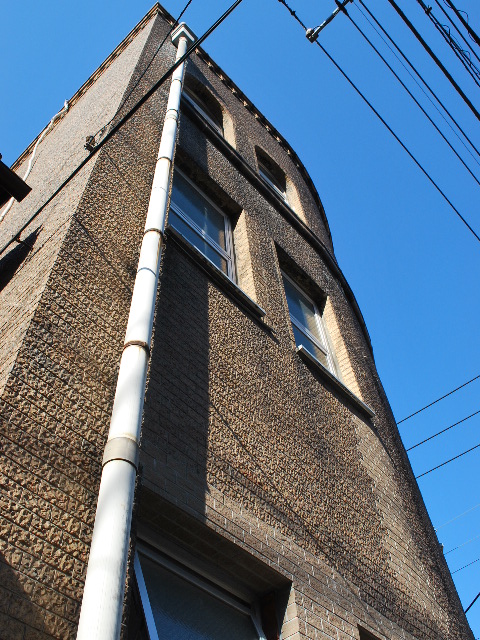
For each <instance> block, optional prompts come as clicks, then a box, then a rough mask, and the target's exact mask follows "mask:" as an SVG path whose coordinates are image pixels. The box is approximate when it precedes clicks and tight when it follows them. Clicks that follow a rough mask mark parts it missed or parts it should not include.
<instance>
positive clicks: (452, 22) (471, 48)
mask: <svg viewBox="0 0 480 640" xmlns="http://www.w3.org/2000/svg"><path fill="white" fill-rule="evenodd" d="M435 2H436V3H437V5H438V8H439V9H440V11H441V12H442V13H443V14H444V15H445V17H446V18H447V20H448V21H449V22H450V24H451V25H452V27H453V28H454V29H455V31H456V32H457V33H458V35H459V36H460V37H461V39H462V40H463V41H464V42H465V44H466V45H467V47H468V48H469V49H470V51H471V52H472V53H473V55H474V56H475V58H476V59H477V60H478V61H479V62H480V58H479V57H478V56H477V54H476V53H475V50H474V49H473V47H472V45H471V44H470V43H469V42H468V40H467V39H466V38H465V36H464V35H463V33H462V32H461V31H460V29H459V28H458V27H457V25H456V24H455V22H454V21H453V20H452V18H451V17H450V16H449V15H448V13H447V12H446V11H445V9H444V8H443V6H442V4H441V3H440V1H439V0H435Z"/></svg>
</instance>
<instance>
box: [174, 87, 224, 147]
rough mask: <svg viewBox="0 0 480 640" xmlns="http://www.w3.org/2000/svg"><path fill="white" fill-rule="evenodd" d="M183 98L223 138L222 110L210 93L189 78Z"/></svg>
mask: <svg viewBox="0 0 480 640" xmlns="http://www.w3.org/2000/svg"><path fill="white" fill-rule="evenodd" d="M183 96H184V98H185V100H186V101H187V102H188V103H189V104H191V105H192V106H193V108H194V109H195V110H196V111H198V113H200V115H201V116H203V118H205V120H206V121H207V122H208V123H209V124H210V125H212V127H213V128H214V129H216V130H217V131H218V133H219V134H220V135H222V136H223V113H222V108H221V106H220V105H219V104H218V102H217V101H216V100H215V98H214V97H213V96H212V95H211V94H210V93H209V91H208V90H207V89H206V88H205V87H204V86H203V85H201V84H200V83H196V82H193V81H192V80H189V79H188V78H187V81H186V83H185V87H184V90H183Z"/></svg>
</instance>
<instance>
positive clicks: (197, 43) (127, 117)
mask: <svg viewBox="0 0 480 640" xmlns="http://www.w3.org/2000/svg"><path fill="white" fill-rule="evenodd" d="M242 1H243V0H236V1H235V2H234V3H233V4H232V5H231V6H230V7H229V8H228V9H227V10H226V11H225V13H224V14H223V15H222V16H220V18H218V20H217V21H216V22H215V23H214V24H213V25H212V26H211V27H210V28H209V29H207V31H205V33H204V34H203V35H202V36H200V38H198V40H196V41H195V42H194V43H193V44H192V45H191V46H190V47H189V48H188V49H187V51H186V52H185V54H184V55H183V56H181V57H180V58H179V59H178V60H177V61H176V62H175V63H174V64H172V66H171V67H170V68H169V69H168V70H167V71H166V72H165V73H164V74H163V76H162V77H161V78H160V79H159V80H157V82H155V83H154V85H153V86H152V87H151V88H150V89H149V90H148V91H147V92H146V93H145V94H144V95H143V96H142V97H141V98H140V99H139V100H138V101H137V102H136V103H135V104H134V105H133V107H132V108H131V109H130V110H129V111H128V112H127V113H126V114H125V115H124V116H123V117H122V118H121V119H120V120H119V121H118V122H117V124H115V125H114V126H113V127H112V128H111V129H110V131H109V132H108V133H107V134H106V135H105V137H104V138H102V140H100V142H99V143H98V144H97V145H96V146H95V147H94V148H93V149H92V151H91V152H90V154H89V155H88V156H87V157H86V158H84V160H82V162H80V164H79V165H77V167H76V168H75V169H74V170H73V171H72V172H71V173H70V174H69V176H68V177H67V178H65V180H64V181H63V182H62V184H61V185H60V186H59V187H58V188H57V189H56V190H55V191H54V192H53V193H52V195H51V196H50V197H49V198H47V200H46V201H45V202H44V203H43V204H42V205H41V206H40V207H39V208H38V209H37V210H36V211H35V213H34V214H33V215H31V216H30V218H29V219H28V220H27V222H26V223H25V224H24V225H23V226H22V227H21V229H20V230H19V231H18V232H17V234H16V235H15V236H14V237H13V238H11V239H10V240H9V241H8V242H7V243H6V245H5V246H4V247H3V248H2V249H1V250H0V255H1V254H2V253H3V252H4V251H5V250H6V249H7V248H8V247H9V246H10V245H11V244H12V242H15V240H16V238H18V237H19V236H20V235H21V234H22V233H23V231H25V229H26V228H27V227H28V226H29V225H30V223H31V222H32V221H33V220H35V218H36V217H37V216H38V215H40V213H41V212H42V211H43V210H44V209H45V207H46V206H47V205H48V204H50V202H52V200H53V199H54V198H55V197H56V196H57V195H58V194H59V193H60V192H61V191H62V189H64V188H65V187H66V186H67V184H69V182H70V181H71V180H72V179H73V178H74V177H75V176H76V175H77V174H78V173H79V171H81V169H83V167H84V166H85V165H86V164H87V163H88V162H90V160H91V159H92V158H93V156H94V155H95V154H97V153H98V152H99V151H100V149H101V148H102V147H103V146H104V145H105V144H106V143H107V142H108V140H110V139H111V138H112V137H113V136H114V135H115V134H116V133H117V131H118V130H119V129H120V128H121V127H123V125H124V124H125V123H126V122H127V121H128V120H130V118H131V117H132V116H133V115H134V114H135V113H136V112H137V111H138V109H139V108H140V107H141V106H142V105H143V104H144V103H145V102H146V101H147V100H148V99H149V98H150V97H151V96H152V95H153V94H154V93H155V91H157V89H158V88H159V87H161V86H162V84H163V83H164V82H165V81H166V80H168V78H169V77H170V76H171V75H172V74H173V72H174V71H175V69H177V68H178V67H179V66H180V65H181V64H183V62H185V60H186V59H187V58H188V57H189V56H190V55H191V54H192V52H193V51H195V49H196V48H198V47H199V46H200V45H201V44H202V42H204V40H206V39H207V38H208V36H209V35H210V34H212V33H213V32H214V31H215V29H216V28H217V27H218V26H220V25H221V24H222V22H223V21H224V20H225V19H226V18H228V16H229V15H230V14H231V13H232V11H234V10H235V9H236V8H237V7H238V5H239V4H240V3H241V2H242Z"/></svg>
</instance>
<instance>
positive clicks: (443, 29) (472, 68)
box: [417, 0, 480, 87]
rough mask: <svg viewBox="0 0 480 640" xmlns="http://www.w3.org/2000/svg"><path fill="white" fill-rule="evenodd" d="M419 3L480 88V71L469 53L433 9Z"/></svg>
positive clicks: (418, 0) (419, 1)
mask: <svg viewBox="0 0 480 640" xmlns="http://www.w3.org/2000/svg"><path fill="white" fill-rule="evenodd" d="M417 3H418V4H419V5H420V6H421V7H422V9H423V11H424V12H425V14H426V15H427V17H428V18H429V20H430V22H431V23H432V24H433V26H434V27H435V29H436V30H437V31H438V32H439V33H440V35H441V36H442V38H443V39H444V40H445V42H446V43H447V44H448V46H449V47H450V48H451V49H452V51H453V53H454V54H455V56H456V57H457V58H458V59H459V60H460V62H461V63H462V65H463V66H464V67H465V69H466V71H467V73H468V74H469V75H470V76H471V77H472V78H473V80H474V82H475V84H476V85H477V86H479V87H480V83H479V82H478V80H479V79H480V69H478V67H477V66H476V65H475V63H474V62H472V60H471V59H470V58H469V57H468V55H467V52H466V51H464V50H463V49H462V48H461V46H460V45H459V43H458V42H457V41H456V40H455V38H454V37H453V36H452V34H451V33H450V29H449V28H448V27H447V26H445V25H443V24H442V23H441V22H440V21H439V20H437V18H436V17H435V16H434V15H433V13H432V7H430V6H428V7H427V5H426V4H425V3H424V2H423V0H417Z"/></svg>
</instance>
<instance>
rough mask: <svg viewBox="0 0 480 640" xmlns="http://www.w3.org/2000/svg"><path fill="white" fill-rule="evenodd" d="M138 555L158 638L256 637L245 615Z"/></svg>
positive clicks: (211, 639)
mask: <svg viewBox="0 0 480 640" xmlns="http://www.w3.org/2000/svg"><path fill="white" fill-rule="evenodd" d="M139 558H140V564H141V566H142V571H143V577H144V579H145V584H146V587H147V592H148V599H149V601H150V606H151V608H152V612H153V617H154V619H155V626H156V628H157V633H158V637H159V638H160V640H172V639H173V638H175V639H178V640H227V639H228V640H258V634H257V632H256V631H255V627H254V626H253V622H252V619H251V618H250V616H249V615H247V614H245V613H242V612H240V611H238V610H237V609H235V608H234V607H232V606H231V605H229V604H227V603H226V602H223V601H222V600H219V599H218V598H216V597H215V596H213V595H211V594H210V593H207V592H206V591H204V590H203V589H201V588H200V587H197V586H196V585H193V584H191V583H190V582H188V581H187V580H184V579H183V578H181V577H179V576H177V575H176V574H174V573H172V572H170V571H168V570H167V569H164V568H163V567H161V566H160V565H158V564H157V563H155V562H153V561H152V560H150V559H148V558H145V557H144V556H141V555H140V556H139Z"/></svg>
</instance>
